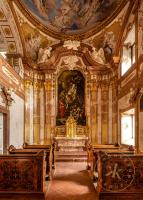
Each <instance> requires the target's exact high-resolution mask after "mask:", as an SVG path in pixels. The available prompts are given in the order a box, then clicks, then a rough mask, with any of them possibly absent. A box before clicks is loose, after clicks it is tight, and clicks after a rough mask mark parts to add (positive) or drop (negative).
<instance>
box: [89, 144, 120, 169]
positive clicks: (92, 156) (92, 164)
mask: <svg viewBox="0 0 143 200" xmlns="http://www.w3.org/2000/svg"><path fill="white" fill-rule="evenodd" d="M119 148H120V147H119V146H118V145H114V144H108V145H101V144H96V145H91V144H90V145H88V146H87V156H88V158H87V162H88V169H91V171H92V173H93V172H94V171H95V169H96V163H97V154H98V152H99V151H112V150H113V151H114V150H118V149H119ZM96 171H97V169H96Z"/></svg>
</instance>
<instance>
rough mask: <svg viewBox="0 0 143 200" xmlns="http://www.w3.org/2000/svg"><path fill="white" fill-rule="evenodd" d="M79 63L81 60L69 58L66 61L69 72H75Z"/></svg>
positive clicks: (73, 57) (74, 57)
mask: <svg viewBox="0 0 143 200" xmlns="http://www.w3.org/2000/svg"><path fill="white" fill-rule="evenodd" d="M78 61H79V59H78V57H77V56H67V57H65V59H64V63H65V64H66V65H68V67H69V70H73V68H74V67H76V65H77V62H78Z"/></svg>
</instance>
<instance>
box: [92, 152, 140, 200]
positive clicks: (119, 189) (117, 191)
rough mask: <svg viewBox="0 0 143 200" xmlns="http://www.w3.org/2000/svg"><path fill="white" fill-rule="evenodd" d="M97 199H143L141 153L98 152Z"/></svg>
mask: <svg viewBox="0 0 143 200" xmlns="http://www.w3.org/2000/svg"><path fill="white" fill-rule="evenodd" d="M97 170H98V180H97V185H96V190H97V192H98V196H99V200H109V199H112V200H126V199H128V200H136V199H137V200H142V199H143V155H136V154H125V153H123V154H119V153H117V154H116V153H115V154H113V153H111V154H110V153H109V154H106V153H104V152H100V153H98V163H97Z"/></svg>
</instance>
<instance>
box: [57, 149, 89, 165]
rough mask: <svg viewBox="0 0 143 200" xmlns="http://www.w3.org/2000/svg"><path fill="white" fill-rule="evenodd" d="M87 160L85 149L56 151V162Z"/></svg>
mask: <svg viewBox="0 0 143 200" xmlns="http://www.w3.org/2000/svg"><path fill="white" fill-rule="evenodd" d="M71 161H73V162H87V152H86V151H73V152H69V151H68V152H65V151H63V152H62V151H57V152H56V162H71Z"/></svg>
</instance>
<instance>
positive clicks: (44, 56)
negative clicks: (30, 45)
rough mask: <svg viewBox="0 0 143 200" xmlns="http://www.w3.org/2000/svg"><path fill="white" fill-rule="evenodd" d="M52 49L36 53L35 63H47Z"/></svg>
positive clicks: (41, 49) (40, 50)
mask: <svg viewBox="0 0 143 200" xmlns="http://www.w3.org/2000/svg"><path fill="white" fill-rule="evenodd" d="M51 51H52V47H48V48H45V49H43V48H40V49H39V52H38V61H37V63H44V62H47V61H48V59H49V58H50V56H51Z"/></svg>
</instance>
